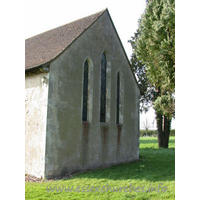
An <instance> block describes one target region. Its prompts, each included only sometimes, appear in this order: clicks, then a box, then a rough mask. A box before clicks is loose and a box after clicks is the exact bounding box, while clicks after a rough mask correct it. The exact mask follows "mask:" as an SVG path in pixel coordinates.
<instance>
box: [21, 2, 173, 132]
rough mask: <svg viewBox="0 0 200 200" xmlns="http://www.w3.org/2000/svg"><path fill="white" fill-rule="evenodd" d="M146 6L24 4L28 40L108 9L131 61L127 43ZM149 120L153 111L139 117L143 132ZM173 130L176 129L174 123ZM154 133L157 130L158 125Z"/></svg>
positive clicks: (73, 3) (78, 3)
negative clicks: (144, 125) (145, 123)
mask: <svg viewBox="0 0 200 200" xmlns="http://www.w3.org/2000/svg"><path fill="white" fill-rule="evenodd" d="M145 5H146V1H145V0H123V1H116V0H115V1H114V0H101V1H94V0H93V1H92V0H84V1H81V0H72V1H71V0H70V1H69V0H56V1H52V0H48V1H47V0H34V1H33V0H29V1H25V6H24V7H25V9H24V10H25V13H24V14H25V15H24V16H25V19H24V20H25V39H26V38H29V37H32V36H34V35H37V34H40V33H42V32H45V31H47V30H50V29H53V28H56V27H58V26H61V25H64V24H66V23H69V22H72V21H74V20H77V19H80V18H83V17H86V16H89V15H91V14H94V13H97V12H99V11H101V10H103V9H105V8H108V11H109V13H110V15H111V18H112V20H113V23H114V25H115V28H116V29H117V32H118V35H119V37H120V39H121V41H122V44H123V46H124V49H125V51H126V54H127V56H128V58H130V56H131V54H132V48H131V45H130V43H128V40H129V39H130V38H131V36H133V35H134V32H136V29H137V28H138V19H139V18H140V16H141V15H142V13H143V12H144V9H145ZM146 118H148V120H149V122H153V121H154V118H155V114H154V110H153V109H151V110H150V112H148V113H147V114H140V129H143V125H142V123H143V121H144V120H145V119H146ZM172 128H175V121H174V120H173V123H172ZM152 129H156V123H154V126H152Z"/></svg>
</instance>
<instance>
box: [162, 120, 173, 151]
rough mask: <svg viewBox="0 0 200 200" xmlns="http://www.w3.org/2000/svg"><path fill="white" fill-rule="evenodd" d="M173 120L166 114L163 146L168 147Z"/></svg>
mask: <svg viewBox="0 0 200 200" xmlns="http://www.w3.org/2000/svg"><path fill="white" fill-rule="evenodd" d="M170 126H171V120H170V119H169V118H168V117H166V116H164V131H163V133H164V136H163V147H164V148H168V144H169V134H170Z"/></svg>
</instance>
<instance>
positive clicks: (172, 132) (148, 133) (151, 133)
mask: <svg viewBox="0 0 200 200" xmlns="http://www.w3.org/2000/svg"><path fill="white" fill-rule="evenodd" d="M170 135H171V136H175V129H173V130H170ZM143 136H154V137H156V136H158V132H157V130H148V132H147V134H146V131H145V130H140V137H143Z"/></svg>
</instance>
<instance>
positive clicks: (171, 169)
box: [25, 136, 175, 200]
mask: <svg viewBox="0 0 200 200" xmlns="http://www.w3.org/2000/svg"><path fill="white" fill-rule="evenodd" d="M159 184H160V187H161V188H160V189H159V192H158V191H155V189H154V190H153V188H154V187H156V190H158V186H159ZM130 185H131V186H132V187H135V189H136V188H137V191H134V188H133V189H132V191H130ZM25 186H26V188H25V197H26V199H38V200H39V199H81V200H82V199H92V200H93V199H95V200H98V199H102V200H104V199H111V200H112V199H116V200H122V199H139V200H142V199H144V200H147V199H153V200H154V199H156V200H157V199H159V200H160V199H175V137H174V136H171V137H170V141H169V149H163V148H161V149H159V148H158V142H157V138H156V137H145V138H140V161H137V162H131V163H128V164H120V165H116V166H112V167H110V168H106V169H98V170H93V171H88V172H85V173H79V174H76V175H74V176H73V177H72V178H71V179H65V180H57V181H53V182H44V183H35V182H26V184H25ZM50 186H51V188H53V187H54V186H56V187H57V189H58V188H59V187H60V189H63V191H59V192H57V191H56V190H55V189H54V191H53V192H52V191H49V192H48V191H47V187H48V189H50ZM84 186H85V187H84ZM68 187H69V189H70V188H72V187H73V192H69V191H68V192H66V191H65V189H66V190H67V189H68ZM78 187H80V188H78ZM92 187H94V188H93V189H92ZM98 187H100V188H99V192H98V189H97V188H98ZM104 187H105V188H104ZM107 187H110V188H112V190H113V187H114V188H115V189H116V187H118V191H117V192H113V191H110V189H109V188H107ZM120 187H121V192H120V191H119V188H120ZM122 187H124V188H125V187H127V188H125V190H124V188H122ZM83 189H84V190H85V192H83ZM96 189H97V191H96ZM101 189H102V191H103V192H101ZM52 190H53V189H52ZM76 190H77V191H76ZM89 190H91V191H89ZM162 190H163V191H162ZM81 191H82V192H81Z"/></svg>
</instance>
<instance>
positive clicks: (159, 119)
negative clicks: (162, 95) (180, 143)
mask: <svg viewBox="0 0 200 200" xmlns="http://www.w3.org/2000/svg"><path fill="white" fill-rule="evenodd" d="M156 122H157V129H158V146H159V148H160V147H163V132H162V123H163V120H162V114H160V113H156Z"/></svg>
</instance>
